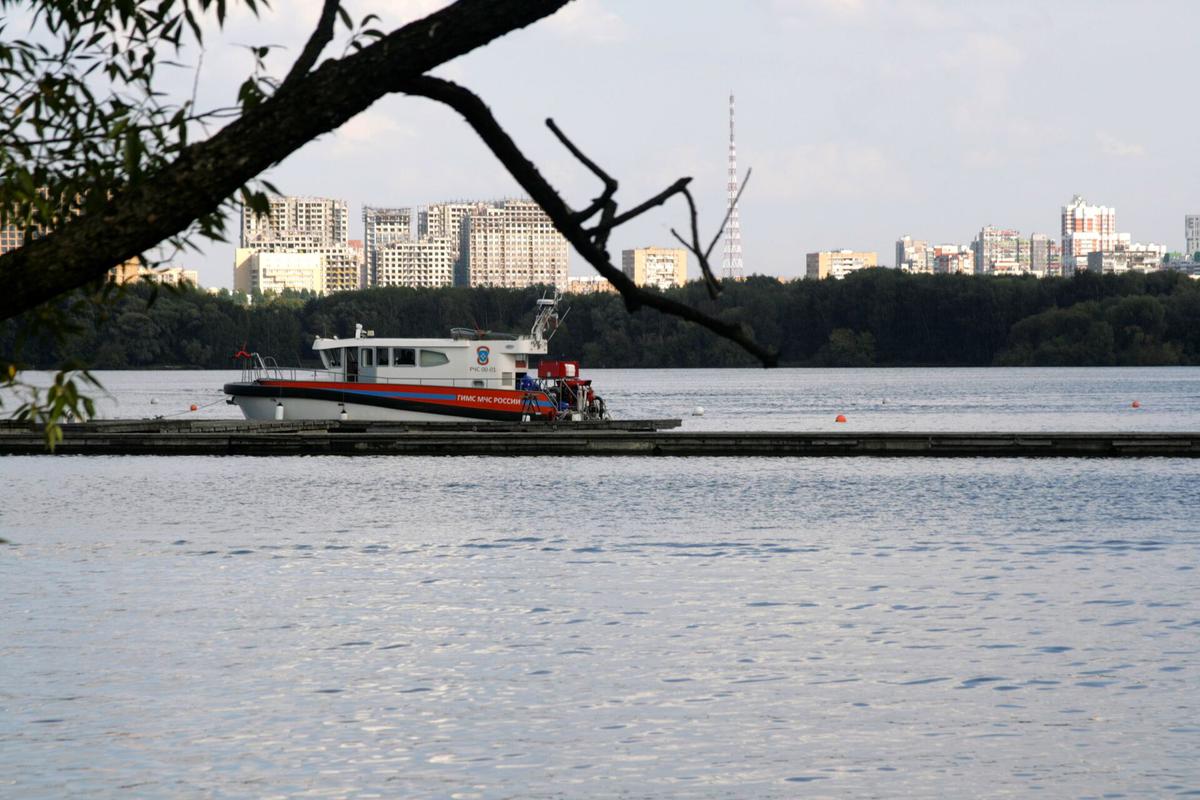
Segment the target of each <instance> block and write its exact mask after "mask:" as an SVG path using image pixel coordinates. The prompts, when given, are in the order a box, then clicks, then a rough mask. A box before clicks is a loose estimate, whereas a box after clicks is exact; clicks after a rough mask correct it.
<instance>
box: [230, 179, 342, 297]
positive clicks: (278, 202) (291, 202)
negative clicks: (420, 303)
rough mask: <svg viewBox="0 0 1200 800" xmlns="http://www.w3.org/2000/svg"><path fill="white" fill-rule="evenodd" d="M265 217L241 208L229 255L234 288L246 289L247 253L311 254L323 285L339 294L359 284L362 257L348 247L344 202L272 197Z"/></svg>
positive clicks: (311, 198)
mask: <svg viewBox="0 0 1200 800" xmlns="http://www.w3.org/2000/svg"><path fill="white" fill-rule="evenodd" d="M269 202H270V209H269V211H268V213H266V214H255V213H254V212H253V211H251V210H250V209H248V208H246V207H244V206H243V208H242V239H241V247H240V248H239V249H238V250H237V251H236V253H235V255H234V277H233V283H234V289H237V290H241V291H244V292H249V291H252V290H253V289H254V288H256V287H254V286H252V284H251V281H250V273H249V272H248V270H247V259H248V258H249V256H250V254H252V253H280V254H284V253H291V254H314V253H315V254H317V255H319V256H320V257H321V261H322V267H323V275H324V280H325V285H324V287H323V288H322V291H325V292H341V291H347V290H352V289H358V288H360V286H361V280H362V277H361V272H362V259H361V256H360V253H359V252H357V251H355V250H354V249H353V248H351V247H350V245H349V243H348V237H349V232H350V229H349V213H348V211H347V208H346V201H345V200H335V199H332V198H328V197H272V198H270V200H269Z"/></svg>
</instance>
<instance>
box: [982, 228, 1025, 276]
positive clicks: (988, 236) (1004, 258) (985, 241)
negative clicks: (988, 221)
mask: <svg viewBox="0 0 1200 800" xmlns="http://www.w3.org/2000/svg"><path fill="white" fill-rule="evenodd" d="M973 246H974V250H975V274H976V275H1019V274H1021V273H1022V272H1028V271H1029V250H1028V244H1026V245H1025V247H1022V245H1021V233H1020V231H1015V230H1010V229H1007V228H996V227H994V226H992V225H987V226H985V227H984V228H983V230H981V231H980V232H979V236H978V238H976V239H975V242H974V245H973ZM1022 255H1024V260H1022Z"/></svg>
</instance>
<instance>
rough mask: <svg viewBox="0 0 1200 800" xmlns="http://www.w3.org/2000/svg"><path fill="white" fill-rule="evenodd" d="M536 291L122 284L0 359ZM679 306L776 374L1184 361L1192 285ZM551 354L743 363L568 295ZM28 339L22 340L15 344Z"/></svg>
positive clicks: (205, 355) (486, 301) (465, 315)
mask: <svg viewBox="0 0 1200 800" xmlns="http://www.w3.org/2000/svg"><path fill="white" fill-rule="evenodd" d="M544 291H545V290H544V289H540V288H531V289H522V290H516V289H487V288H481V289H464V288H445V289H400V288H389V289H367V290H363V291H358V292H346V293H341V294H336V295H330V296H325V297H300V296H282V297H268V298H255V302H253V303H249V304H248V303H247V302H246V298H245V297H244V296H234V295H230V294H228V293H222V294H218V295H210V294H207V293H205V292H202V291H196V290H193V289H184V290H178V291H169V290H166V289H162V290H158V291H157V292H156V291H154V289H153V288H152V287H149V286H134V287H131V288H127V289H126V290H124V291H122V292H119V293H117V295H116V297H115V298H110V299H109V300H108V301H106V302H101V303H78V302H75V301H76V300H77V299H78V298H74V299H72V300H64V301H63V303H64V306H65V305H66V304H67V303H68V302H70V303H72V312H71V314H72V318H73V323H75V326H76V327H77V331H76V332H75V333H73V334H71V335H70V336H67V337H66V338H65V339H63V340H62V341H61V342H60V341H57V340H56V337H53V336H50V335H47V334H40V333H37V332H36V331H37V327H36V326H35V325H33V324H32V322H33V319H34V318H33V317H27V318H17V319H15V320H9V321H6V322H4V323H0V355H4V356H8V357H9V358H10V359H12V358H14V356H15V360H17V361H18V362H19V363H21V364H24V365H26V366H30V367H36V368H50V367H55V366H58V365H59V364H61V363H63V362H65V361H68V360H70V361H75V362H79V363H82V364H86V365H87V366H89V367H91V368H94V369H145V368H163V367H171V368H208V369H222V368H231V367H233V366H234V365H235V362H234V360H233V354H234V353H235V352H236V351H238V350H239V349H242V348H243V347H245V348H246V349H247V350H251V351H258V352H260V353H263V354H264V355H265V354H270V355H273V356H275V358H276V359H277V360H278V362H279V363H280V364H283V365H287V364H314V363H315V361H314V359H313V358H312V351H311V346H312V340H313V337H314V336H317V335H321V336H332V335H338V336H352V335H353V332H354V325H355V323H362V324H363V325H364V326H365V327H366V328H368V329H371V330H374V331H375V333H376V334H377V335H379V336H422V337H430V336H436V337H441V336H446V335H448V332H449V329H450V328H451V327H477V328H483V329H489V330H496V331H507V332H514V333H518V332H526V331H527V330H528V329H529V326H530V324H531V322H532V318H533V308H534V300H535V298H537V297H539V296H541V295H542V293H543V292H544ZM671 293H672V294H674V295H675V296H676V297H678V298H679V299H682V300H684V301H685V302H688V303H691V304H693V305H696V306H698V307H700V308H703V309H705V310H708V311H711V312H714V313H718V314H720V315H721V316H722V317H725V318H727V319H732V320H740V321H743V322H745V323H746V324H748V325H749V326H750V327H751V328H752V329H753V331H754V334H755V336H756V337H757V338H758V339H759V341H761V342H763V343H765V344H767V345H769V346H772V347H774V348H776V349H778V351H779V353H780V360H781V363H782V364H783V365H789V366H833V367H842V366H847V367H866V366H914V365H928V366H985V365H1004V366H1110V365H1175V364H1200V281H1193V280H1191V279H1189V278H1187V277H1186V276H1184V275H1181V274H1179V273H1174V272H1158V273H1150V274H1140V273H1135V274H1126V275H1095V274H1089V273H1081V274H1079V275H1076V276H1075V277H1072V278H1061V279H1041V280H1039V279H1035V278H1032V277H1013V278H1004V277H975V276H963V275H908V274H904V273H901V272H897V271H895V270H888V269H872V270H864V271H862V272H858V273H855V274H853V275H851V276H850V277H848V278H847V279H846V280H843V281H833V280H826V281H793V282H780V281H778V280H776V279H774V278H767V277H752V278H749V279H747V280H745V281H744V282H741V283H736V284H732V285H728V286H726V289H725V292H724V294H723V296H722V297H721V299H720V300H719V301H718V302H716V303H714V302H712V301H710V300H709V299H708V297H707V294H706V292H705V290H704V288H703V286H701V285H700V284H699V283H692V284H689V285H687V286H685V287H682V288H679V289H675V290H672V291H671ZM565 305H566V306H569V307H570V313H569V314H568V315H567V317H566V319H565V321H564V323H563V325H562V326H561V328H560V329H559V331H558V333H557V335H556V336H555V337H554V339H553V341H552V342H551V351H552V354H554V355H558V356H566V357H570V358H577V359H579V360H580V361H582V362H583V364H584V366H585V367H734V366H753V365H754V364H755V362H754V361H753V359H751V358H750V357H749V356H747V355H746V354H745V353H744V352H743V351H741V350H740V349H739V348H738V347H736V346H735V345H733V344H731V343H729V342H727V341H724V340H722V339H720V338H718V337H716V336H714V335H713V334H711V333H709V332H708V331H706V330H704V329H702V328H700V327H699V326H696V325H693V324H689V323H686V322H683V321H681V320H678V319H675V318H673V317H668V316H664V315H662V314H659V313H657V312H655V311H652V310H641V311H638V312H637V313H634V314H629V313H628V312H627V311H626V310H625V307H624V304H623V302H622V301H621V299H620V297H618V296H617V295H615V294H607V293H598V294H590V295H577V296H569V297H568V298H567V299H566V303H565ZM31 331H33V333H32V334H31V333H30V332H31Z"/></svg>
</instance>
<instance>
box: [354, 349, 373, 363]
mask: <svg viewBox="0 0 1200 800" xmlns="http://www.w3.org/2000/svg"><path fill="white" fill-rule="evenodd" d="M358 363H359V364H362V365H363V366H364V367H373V366H375V348H374V347H364V348H363V349H362V355H360V356H359V357H358Z"/></svg>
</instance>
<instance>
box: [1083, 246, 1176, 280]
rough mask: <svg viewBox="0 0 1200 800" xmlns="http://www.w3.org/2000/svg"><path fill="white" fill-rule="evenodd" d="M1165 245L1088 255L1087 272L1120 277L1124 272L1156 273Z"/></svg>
mask: <svg viewBox="0 0 1200 800" xmlns="http://www.w3.org/2000/svg"><path fill="white" fill-rule="evenodd" d="M1166 255H1167V247H1166V245H1158V244H1134V245H1129V246H1128V247H1120V248H1117V249H1115V250H1109V251H1102V250H1097V251H1093V252H1091V253H1088V263H1087V271H1088V272H1098V273H1102V274H1116V275H1120V274H1122V273H1124V272H1156V271H1158V270H1160V269H1162V265H1163V260H1164V259H1165V258H1166Z"/></svg>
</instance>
